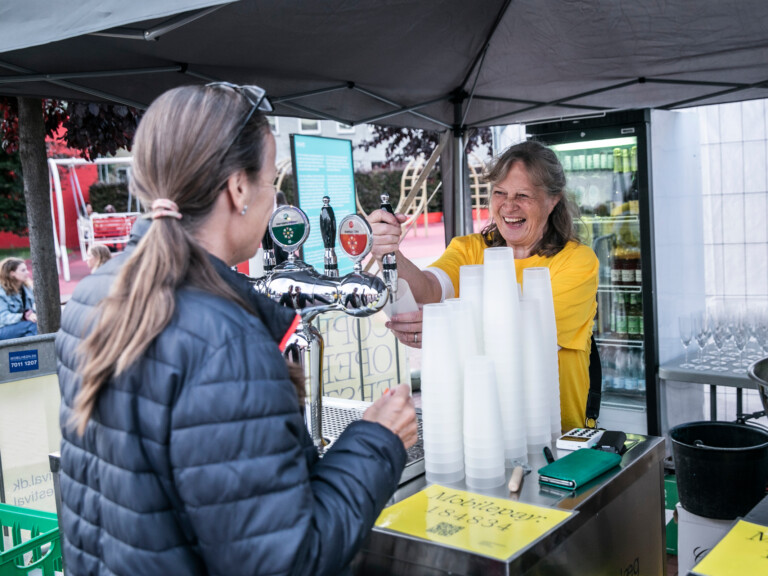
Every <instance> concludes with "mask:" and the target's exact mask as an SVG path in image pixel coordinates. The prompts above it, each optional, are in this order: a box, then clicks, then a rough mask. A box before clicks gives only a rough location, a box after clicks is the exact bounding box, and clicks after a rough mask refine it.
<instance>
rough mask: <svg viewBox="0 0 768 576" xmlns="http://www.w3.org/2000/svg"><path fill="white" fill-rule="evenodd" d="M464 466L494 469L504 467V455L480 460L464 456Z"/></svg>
mask: <svg viewBox="0 0 768 576" xmlns="http://www.w3.org/2000/svg"><path fill="white" fill-rule="evenodd" d="M464 466H465V467H466V468H470V467H472V468H493V467H499V466H500V467H502V468H503V467H504V454H503V453H501V454H497V455H495V456H488V457H483V458H478V457H477V456H470V455H469V454H464Z"/></svg>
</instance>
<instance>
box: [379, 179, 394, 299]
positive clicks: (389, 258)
mask: <svg viewBox="0 0 768 576" xmlns="http://www.w3.org/2000/svg"><path fill="white" fill-rule="evenodd" d="M381 209H382V210H386V211H387V212H389V213H390V214H392V215H393V216H394V215H395V211H394V210H393V209H392V205H391V204H390V203H389V194H382V195H381ZM381 267H382V269H383V274H384V282H386V283H387V286H388V287H389V301H390V302H393V303H394V302H395V300H397V256H395V253H394V252H390V253H389V254H384V256H382V258H381Z"/></svg>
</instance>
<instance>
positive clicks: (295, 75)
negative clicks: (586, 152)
mask: <svg viewBox="0 0 768 576" xmlns="http://www.w3.org/2000/svg"><path fill="white" fill-rule="evenodd" d="M767 30H768V2H765V0H677V1H671V0H632V1H627V0H593V1H588V0H473V1H472V2H467V1H466V0H421V1H417V0H357V1H355V2H349V1H348V0H325V1H323V2H316V1H311V0H309V1H308V0H295V1H292V2H285V1H284V0H282V1H281V0H239V1H235V2H229V3H225V2H223V0H195V1H190V0H154V1H152V0H133V1H132V2H125V1H124V0H66V1H62V2H57V3H50V2H45V1H44V0H28V1H27V2H25V3H14V5H12V6H9V5H8V4H5V5H2V6H0V94H3V95H8V96H15V95H26V96H45V97H59V98H63V99H78V100H88V99H94V100H104V101H114V102H123V103H126V104H131V105H134V106H140V107H144V106H147V105H148V104H149V103H150V102H151V101H152V100H153V99H154V98H155V97H156V96H158V95H159V94H160V93H162V92H163V91H165V90H167V89H169V88H172V87H174V86H178V85H182V84H189V83H201V82H207V81H211V80H228V81H232V82H237V83H255V84H258V85H260V86H263V87H264V88H265V89H266V90H267V92H268V94H269V95H270V96H271V98H272V100H273V103H274V104H275V111H276V114H278V115H286V116H299V117H305V118H321V119H331V120H336V121H339V122H343V123H346V124H353V125H354V124H359V123H380V124H388V125H394V126H408V127H414V128H425V129H430V130H441V131H450V132H451V134H452V136H453V137H454V139H455V141H454V145H453V147H452V149H453V153H454V155H458V156H457V158H460V156H461V153H462V150H463V147H462V145H461V138H462V136H463V134H464V132H465V130H466V129H468V128H472V127H480V126H490V125H498V124H509V123H516V122H523V123H531V122H538V121H544V120H550V119H560V118H569V117H581V116H590V115H596V114H597V115H600V114H604V113H606V112H608V111H611V110H619V109H631V108H646V107H651V108H666V109H677V108H682V107H687V106H694V105H706V104H716V103H724V102H730V101H737V100H749V99H754V98H763V97H766V95H768V34H767V33H766V31H767ZM454 176H455V177H460V175H459V173H458V172H457V173H456V174H455V175H454ZM451 188H452V187H451V186H450V185H449V184H448V183H446V190H447V194H448V195H450V192H451ZM456 208H457V211H456V216H455V217H454V220H455V223H456V228H455V231H456V232H461V231H462V229H463V224H462V223H463V222H464V221H465V220H466V216H468V214H464V210H463V207H462V203H460V202H459V203H457V205H456Z"/></svg>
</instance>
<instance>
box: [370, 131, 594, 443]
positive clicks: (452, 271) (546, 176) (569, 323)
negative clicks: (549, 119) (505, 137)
mask: <svg viewBox="0 0 768 576" xmlns="http://www.w3.org/2000/svg"><path fill="white" fill-rule="evenodd" d="M486 178H487V180H488V181H489V182H490V183H491V185H492V190H491V198H490V202H489V204H490V213H491V219H490V221H489V224H488V225H487V226H486V227H485V229H483V231H482V232H481V233H480V234H469V235H467V236H462V237H459V238H454V239H453V240H452V241H451V243H450V244H449V245H448V248H447V249H446V251H445V253H444V254H443V255H442V256H441V257H440V258H439V259H438V260H437V261H436V262H435V263H433V264H432V265H431V266H429V267H428V268H426V269H425V270H420V269H419V268H418V267H416V265H415V264H413V263H412V262H411V261H410V260H408V259H407V258H406V257H405V256H404V255H403V254H402V253H401V252H400V250H399V241H400V224H401V223H402V222H404V221H405V216H404V215H402V214H397V215H395V216H393V215H392V214H389V213H387V212H386V211H384V210H377V211H375V212H373V213H372V214H371V215H370V216H369V221H370V223H371V227H372V228H373V233H374V244H373V250H372V252H373V255H374V256H375V257H376V258H377V259H381V257H382V256H383V255H384V254H388V253H390V252H396V253H397V265H398V271H399V275H400V276H401V277H402V278H404V279H405V280H407V281H408V284H409V285H410V287H411V291H412V292H413V295H414V297H415V298H416V301H417V302H418V303H420V304H428V303H431V302H441V301H443V300H445V299H446V298H453V297H454V296H459V268H460V267H461V266H464V265H467V264H482V263H483V253H484V250H485V249H486V248H489V247H492V246H509V247H511V248H513V249H514V253H515V268H516V272H517V280H518V282H522V278H523V270H524V269H526V268H530V267H536V266H546V267H548V268H549V272H550V277H551V279H552V294H553V297H554V304H555V320H556V322H557V343H558V345H559V346H560V350H559V351H558V361H559V369H560V404H561V412H562V421H561V426H562V428H563V429H564V430H569V429H571V428H575V427H579V426H583V425H584V416H585V411H586V404H587V394H588V392H589V352H590V346H591V339H592V323H593V320H594V317H595V310H596V308H597V304H596V301H595V296H596V294H597V272H598V265H599V263H598V260H597V257H596V256H595V253H594V252H593V251H592V249H591V248H589V247H588V246H585V245H584V244H581V243H580V242H579V241H578V239H577V238H576V235H575V233H574V228H573V214H574V213H575V212H576V211H575V208H574V207H573V205H572V203H571V201H570V200H569V199H568V197H567V196H566V194H565V174H564V172H563V167H562V166H561V165H560V162H559V161H558V159H557V156H556V155H555V154H554V152H552V151H551V150H550V149H549V148H547V147H546V146H544V145H542V144H540V143H538V142H534V141H527V142H521V143H520V144H515V145H514V146H511V147H510V148H508V149H507V150H506V151H505V152H504V153H503V154H501V156H499V157H498V158H497V159H496V161H495V162H494V163H493V165H492V166H491V168H490V170H489V171H488V173H487V175H486ZM388 326H389V328H390V329H391V330H392V331H393V332H394V333H395V335H396V336H397V338H398V339H399V340H400V341H401V342H403V343H404V344H406V345H408V346H413V347H417V348H418V347H421V312H415V313H410V314H400V315H398V316H393V317H392V318H391V319H390V321H389V323H388Z"/></svg>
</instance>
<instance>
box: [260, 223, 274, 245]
mask: <svg viewBox="0 0 768 576" xmlns="http://www.w3.org/2000/svg"><path fill="white" fill-rule="evenodd" d="M261 247H262V248H263V249H264V250H274V249H275V243H274V242H273V241H272V236H271V235H270V233H269V228H267V231H266V232H264V238H262V239H261Z"/></svg>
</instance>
